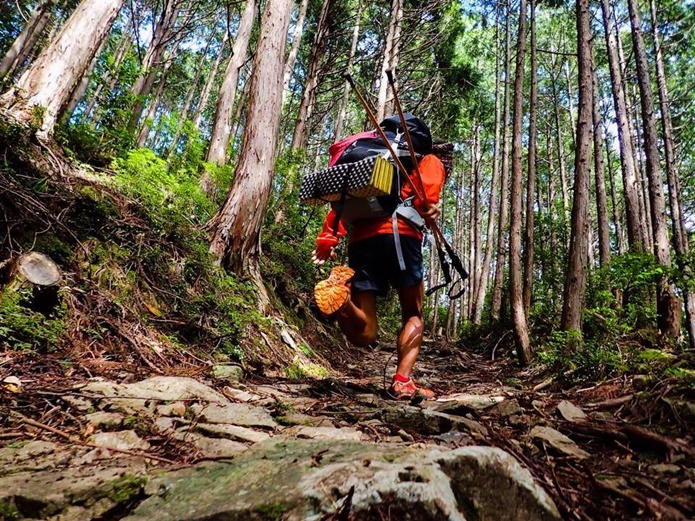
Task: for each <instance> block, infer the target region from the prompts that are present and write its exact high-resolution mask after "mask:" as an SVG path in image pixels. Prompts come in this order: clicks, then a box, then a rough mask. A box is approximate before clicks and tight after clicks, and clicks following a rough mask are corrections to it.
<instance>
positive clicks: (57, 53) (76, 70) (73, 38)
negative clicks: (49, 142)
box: [0, 0, 123, 137]
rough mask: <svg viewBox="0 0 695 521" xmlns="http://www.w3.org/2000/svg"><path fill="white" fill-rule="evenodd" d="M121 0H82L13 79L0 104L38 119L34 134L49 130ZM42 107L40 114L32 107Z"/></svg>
mask: <svg viewBox="0 0 695 521" xmlns="http://www.w3.org/2000/svg"><path fill="white" fill-rule="evenodd" d="M122 2H123V0H83V1H82V3H80V5H78V6H77V8H76V9H75V11H74V12H73V14H72V16H70V18H69V19H68V20H67V22H65V25H64V26H63V28H62V29H61V30H60V32H59V33H58V34H57V35H56V37H55V38H54V39H53V40H52V41H51V42H50V43H49V44H48V46H47V47H46V48H45V49H44V50H43V51H42V52H41V54H40V55H39V56H38V57H37V58H36V60H35V61H34V63H33V64H32V66H31V67H30V68H29V69H27V70H26V71H25V72H24V73H23V74H22V76H21V77H20V78H19V80H18V81H17V83H16V85H15V86H14V87H13V88H11V89H10V90H9V91H7V92H6V93H5V94H3V95H2V96H1V97H0V106H2V107H5V108H7V109H8V110H9V112H10V114H11V115H13V116H14V117H16V118H17V119H19V120H21V121H26V122H29V121H32V120H35V119H36V118H37V117H38V119H39V120H40V121H39V122H38V123H39V131H38V132H37V135H38V136H40V137H44V136H46V135H48V134H51V133H52V132H53V128H54V126H55V123H56V118H57V117H58V114H60V112H61V110H62V109H63V107H65V105H66V104H67V103H68V102H69V101H70V95H71V94H72V92H73V90H74V89H75V86H76V85H77V84H78V83H79V82H80V81H81V80H82V76H83V75H84V74H85V71H86V69H87V67H89V64H90V63H91V62H92V59H93V58H94V55H95V54H96V52H97V51H98V50H99V47H101V43H102V42H103V40H104V39H105V38H106V37H107V36H108V33H109V31H110V29H111V24H112V23H113V21H114V19H115V18H116V15H117V14H118V11H119V10H120V8H121V5H122ZM37 107H42V110H41V111H40V112H41V114H40V116H39V115H37V113H36V111H35V108H37Z"/></svg>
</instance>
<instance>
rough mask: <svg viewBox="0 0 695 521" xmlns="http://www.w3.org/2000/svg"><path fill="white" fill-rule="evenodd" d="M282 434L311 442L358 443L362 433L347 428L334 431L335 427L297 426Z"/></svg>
mask: <svg viewBox="0 0 695 521" xmlns="http://www.w3.org/2000/svg"><path fill="white" fill-rule="evenodd" d="M284 434H285V435H286V436H293V437H296V438H306V439H312V440H352V441H360V440H361V439H362V433H361V432H360V431H358V430H355V429H351V428H349V427H343V428H341V429H336V428H335V427H308V426H306V425H297V426H295V427H290V428H289V429H287V430H286V431H285V432H284Z"/></svg>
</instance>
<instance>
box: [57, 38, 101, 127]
mask: <svg viewBox="0 0 695 521" xmlns="http://www.w3.org/2000/svg"><path fill="white" fill-rule="evenodd" d="M106 40H107V39H106V38H104V40H103V41H102V42H101V45H100V46H99V49H97V52H95V53H94V57H93V58H92V61H91V62H90V64H89V65H88V66H87V68H86V69H85V71H84V75H83V76H82V80H81V81H80V83H79V84H78V85H76V86H75V90H74V91H73V92H72V95H71V96H70V101H68V103H67V105H66V106H65V107H64V108H63V109H62V110H61V112H60V113H59V114H58V121H60V122H65V121H67V120H69V119H70V117H71V116H72V113H73V112H74V110H75V108H76V107H77V104H78V103H79V102H80V100H81V99H82V97H83V96H84V95H85V93H86V92H87V87H89V80H90V76H91V74H92V72H93V71H94V67H96V65H97V60H98V58H99V55H100V54H101V52H102V51H103V49H104V45H105V44H106Z"/></svg>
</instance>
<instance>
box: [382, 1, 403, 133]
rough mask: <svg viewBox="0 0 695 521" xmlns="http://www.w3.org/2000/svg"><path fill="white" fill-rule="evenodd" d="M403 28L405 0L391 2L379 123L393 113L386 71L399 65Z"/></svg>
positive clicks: (385, 45) (383, 63)
mask: <svg viewBox="0 0 695 521" xmlns="http://www.w3.org/2000/svg"><path fill="white" fill-rule="evenodd" d="M402 26H403V0H391V13H390V16H389V29H388V33H387V35H386V40H385V41H384V54H383V60H382V61H381V74H380V75H379V93H378V95H377V102H376V119H377V121H381V120H382V119H384V116H385V115H386V114H387V113H389V112H391V111H389V110H388V107H387V96H388V82H387V81H386V71H387V70H389V69H395V68H396V65H398V55H399V52H400V44H401V30H402Z"/></svg>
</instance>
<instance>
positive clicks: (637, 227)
mask: <svg viewBox="0 0 695 521" xmlns="http://www.w3.org/2000/svg"><path fill="white" fill-rule="evenodd" d="M601 10H602V13H603V24H604V32H605V36H606V48H607V49H608V65H609V69H610V74H611V88H612V90H613V104H614V107H615V116H616V120H617V121H616V123H617V127H618V142H619V145H620V164H621V168H622V173H623V190H624V194H625V220H626V223H627V239H628V243H629V244H630V248H631V249H633V250H642V251H643V250H644V247H645V246H646V245H645V244H644V239H643V237H642V223H641V219H640V209H639V194H638V187H639V185H638V180H637V170H636V168H635V156H634V155H633V152H632V150H633V146H632V134H631V132H630V124H629V120H628V115H627V103H626V101H625V90H624V89H623V74H622V71H621V69H620V58H619V56H618V44H617V39H616V36H615V30H614V25H615V24H614V23H613V17H612V15H611V11H610V4H609V0H601Z"/></svg>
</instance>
